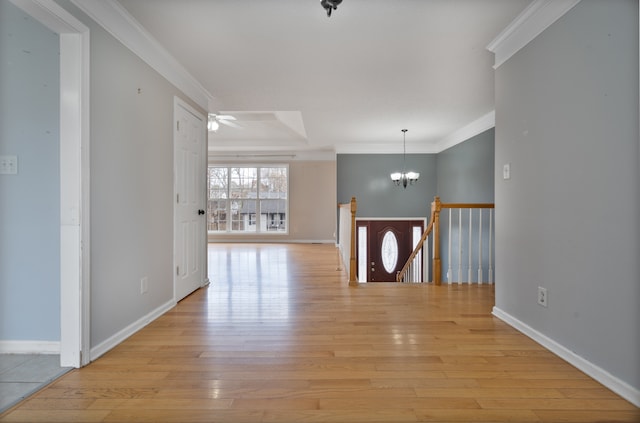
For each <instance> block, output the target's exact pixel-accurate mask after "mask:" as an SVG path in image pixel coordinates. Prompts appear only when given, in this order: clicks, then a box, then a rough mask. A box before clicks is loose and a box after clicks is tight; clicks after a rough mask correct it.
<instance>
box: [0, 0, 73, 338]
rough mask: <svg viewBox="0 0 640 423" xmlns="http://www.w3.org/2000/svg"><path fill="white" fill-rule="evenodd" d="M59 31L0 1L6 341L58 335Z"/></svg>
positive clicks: (0, 251) (0, 300)
mask: <svg viewBox="0 0 640 423" xmlns="http://www.w3.org/2000/svg"><path fill="white" fill-rule="evenodd" d="M59 52H60V49H59V40H58V35H57V34H54V33H53V32H51V31H49V30H48V29H46V28H45V27H44V26H43V25H41V24H40V23H39V22H37V21H35V20H34V19H32V18H30V17H29V16H27V15H26V14H25V13H24V12H22V11H21V10H19V9H17V8H16V7H15V6H14V5H13V4H11V3H9V2H8V1H6V0H0V155H17V156H18V167H19V173H18V174H17V175H0V340H10V341H25V340H27V341H34V340H35V341H59V340H60V198H59V196H60V176H59V153H58V149H59V144H60V142H59V123H58V121H59V94H58V92H59V75H60V74H59V66H60V65H59Z"/></svg>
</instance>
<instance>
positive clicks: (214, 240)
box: [208, 234, 336, 244]
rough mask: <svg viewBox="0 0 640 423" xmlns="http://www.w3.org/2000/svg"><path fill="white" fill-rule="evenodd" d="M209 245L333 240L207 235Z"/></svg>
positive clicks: (324, 241) (322, 240) (330, 242)
mask: <svg viewBox="0 0 640 423" xmlns="http://www.w3.org/2000/svg"><path fill="white" fill-rule="evenodd" d="M208 240H209V243H210V244H227V243H229V242H233V243H238V244H242V243H249V244H256V243H257V244H335V243H336V240H335V239H283V240H278V239H274V238H267V239H261V238H256V237H250V238H245V237H242V236H238V237H236V238H234V237H233V236H232V235H226V236H225V235H218V234H215V235H209V237H208Z"/></svg>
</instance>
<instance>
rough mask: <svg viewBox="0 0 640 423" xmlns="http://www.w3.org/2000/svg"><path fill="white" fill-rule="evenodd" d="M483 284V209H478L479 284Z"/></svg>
mask: <svg viewBox="0 0 640 423" xmlns="http://www.w3.org/2000/svg"><path fill="white" fill-rule="evenodd" d="M481 283H482V209H478V284H481Z"/></svg>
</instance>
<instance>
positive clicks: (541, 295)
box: [538, 286, 549, 307]
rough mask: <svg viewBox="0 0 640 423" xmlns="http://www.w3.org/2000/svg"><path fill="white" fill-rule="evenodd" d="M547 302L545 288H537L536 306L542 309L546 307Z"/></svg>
mask: <svg viewBox="0 0 640 423" xmlns="http://www.w3.org/2000/svg"><path fill="white" fill-rule="evenodd" d="M548 302H549V298H548V297H547V288H543V287H541V286H539V287H538V304H540V305H541V306H542V307H546V306H547V303H548Z"/></svg>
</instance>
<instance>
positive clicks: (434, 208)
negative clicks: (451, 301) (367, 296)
mask: <svg viewBox="0 0 640 423" xmlns="http://www.w3.org/2000/svg"><path fill="white" fill-rule="evenodd" d="M440 204H441V203H440V198H439V197H435V198H434V199H433V202H432V203H431V218H430V219H429V224H428V225H427V228H426V229H425V230H424V233H423V234H422V238H420V241H418V244H417V245H416V247H415V248H414V249H413V251H412V252H411V254H410V255H409V259H408V260H407V262H406V263H405V264H404V266H403V267H402V270H400V271H399V272H398V273H397V274H396V282H402V280H403V279H404V277H405V275H406V274H407V271H408V270H409V266H411V263H412V262H413V260H414V259H415V258H416V256H417V255H418V253H419V252H420V250H421V249H422V247H423V245H424V242H425V241H426V240H427V237H428V236H429V235H430V234H431V231H432V230H433V228H434V227H435V228H437V227H438V222H439V220H438V219H439V214H440ZM436 248H437V249H438V251H439V247H436ZM435 257H436V254H435V252H434V263H435ZM439 259H440V255H439V253H438V260H439ZM438 285H439V284H438Z"/></svg>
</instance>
